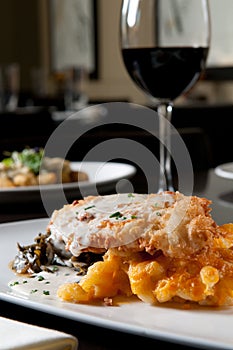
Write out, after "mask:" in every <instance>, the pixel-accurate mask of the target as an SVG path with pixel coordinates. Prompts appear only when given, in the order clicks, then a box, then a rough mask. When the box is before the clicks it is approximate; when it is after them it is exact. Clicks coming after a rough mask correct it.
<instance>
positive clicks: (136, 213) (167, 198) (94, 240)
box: [47, 192, 218, 258]
mask: <svg viewBox="0 0 233 350" xmlns="http://www.w3.org/2000/svg"><path fill="white" fill-rule="evenodd" d="M210 204H211V201H209V200H207V199H206V198H199V197H196V196H185V195H183V194H181V193H179V192H164V193H159V194H134V193H133V194H131V193H130V194H127V193H123V194H114V195H106V196H89V197H86V198H84V199H82V200H79V201H75V202H73V203H72V204H67V205H65V206H64V207H63V208H62V209H60V210H55V211H54V213H53V214H52V216H51V220H50V223H49V225H48V227H47V230H48V231H49V232H50V233H51V235H50V238H51V241H53V243H54V244H59V242H61V241H63V242H65V244H66V249H67V250H69V251H70V252H71V253H72V254H73V255H74V256H78V255H80V253H82V252H83V251H92V252H105V251H107V250H108V249H109V248H112V249H114V250H115V251H116V253H117V254H121V253H122V252H126V251H130V252H137V251H143V250H145V251H146V252H148V253H149V254H151V255H153V254H154V253H155V252H156V251H157V250H162V252H163V254H164V255H165V256H170V257H176V258H177V257H187V256H191V255H192V254H193V253H195V252H198V251H199V250H201V249H202V248H203V247H204V246H208V245H209V246H211V245H212V244H213V237H217V235H218V226H217V225H216V223H215V222H214V220H213V219H212V217H211V215H210Z"/></svg>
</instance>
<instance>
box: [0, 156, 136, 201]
mask: <svg viewBox="0 0 233 350" xmlns="http://www.w3.org/2000/svg"><path fill="white" fill-rule="evenodd" d="M71 167H72V169H74V170H81V171H83V172H85V173H87V175H88V178H89V180H88V181H80V182H72V183H66V184H63V185H61V184H52V185H42V186H25V187H24V186H21V187H12V188H10V187H9V188H0V204H3V203H4V204H5V203H11V202H14V203H15V202H24V201H35V200H40V199H41V196H40V195H41V191H43V192H46V197H47V198H48V199H49V198H51V199H53V198H55V197H56V198H57V196H58V194H59V192H61V191H64V193H65V195H66V197H67V199H69V198H74V197H75V196H77V197H80V193H81V195H83V196H88V195H94V194H95V193H94V191H96V188H98V190H99V191H101V192H102V191H110V190H112V189H113V188H115V185H116V184H117V182H118V181H120V180H121V179H128V178H130V177H131V176H133V175H134V174H135V173H136V168H135V167H134V166H132V165H129V164H125V163H117V162H71Z"/></svg>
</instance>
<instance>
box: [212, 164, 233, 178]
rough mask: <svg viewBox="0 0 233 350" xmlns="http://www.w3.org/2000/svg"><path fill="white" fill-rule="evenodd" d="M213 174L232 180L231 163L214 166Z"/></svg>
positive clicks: (232, 170) (232, 165)
mask: <svg viewBox="0 0 233 350" xmlns="http://www.w3.org/2000/svg"><path fill="white" fill-rule="evenodd" d="M215 174H216V175H218V176H220V177H223V178H225V179H230V180H233V163H225V164H221V165H219V166H217V167H216V168H215Z"/></svg>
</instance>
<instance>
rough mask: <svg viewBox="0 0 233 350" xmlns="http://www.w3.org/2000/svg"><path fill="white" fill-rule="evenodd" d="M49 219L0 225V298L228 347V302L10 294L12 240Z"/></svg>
mask: <svg viewBox="0 0 233 350" xmlns="http://www.w3.org/2000/svg"><path fill="white" fill-rule="evenodd" d="M47 223H48V219H39V220H29V221H24V222H15V223H10V224H1V225H0V235H1V245H0V266H1V278H0V299H2V300H5V301H8V302H11V303H14V304H18V305H21V306H25V307H29V308H31V309H34V310H39V311H42V312H46V313H50V314H53V315H57V316H61V317H65V318H67V319H72V320H76V321H81V322H84V323H88V324H93V325H96V326H101V327H106V328H111V329H114V330H118V331H122V332H127V333H132V334H136V335H142V336H145V337H150V338H154V339H162V340H167V341H171V342H175V343H180V344H185V345H191V346H194V347H199V348H210V349H213V348H214V349H225V350H226V349H232V348H233V346H232V326H233V307H228V308H221V309H218V308H208V307H193V308H190V309H182V306H180V307H179V308H178V307H177V308H176V307H174V306H173V307H169V306H166V305H161V306H151V305H148V304H146V303H144V302H141V301H137V300H133V301H131V302H124V303H122V304H119V306H117V307H114V306H109V307H107V306H96V305H95V306H92V305H81V304H79V305H78V304H70V303H65V302H62V301H60V300H56V299H55V298H53V297H52V296H42V297H41V298H37V297H36V296H35V295H34V296H33V294H32V296H30V297H29V298H25V296H24V297H22V296H20V295H17V294H13V293H12V291H11V290H10V289H9V287H8V282H9V281H10V280H12V279H13V278H14V274H13V272H12V271H11V270H9V267H8V265H9V262H10V260H12V258H13V257H14V256H15V254H16V243H17V242H18V241H19V237H20V243H21V244H29V243H32V241H33V239H34V237H35V233H36V232H44V230H45V227H46V225H47Z"/></svg>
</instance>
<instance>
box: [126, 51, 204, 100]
mask: <svg viewBox="0 0 233 350" xmlns="http://www.w3.org/2000/svg"><path fill="white" fill-rule="evenodd" d="M207 54H208V48H206V47H156V48H127V49H123V50H122V55H123V60H124V63H125V66H126V69H127V71H128V73H129V75H130V76H131V78H132V79H133V80H134V81H135V82H136V83H137V84H138V86H139V87H140V88H141V89H143V90H144V91H145V92H147V93H149V94H150V95H152V96H154V97H156V98H159V99H164V100H174V99H175V98H176V97H178V96H180V95H181V94H183V93H184V92H186V91H188V89H189V88H191V87H192V86H193V85H194V83H195V82H196V81H197V80H198V79H199V77H200V73H201V71H202V70H203V68H204V64H205V61H206V58H207Z"/></svg>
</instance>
